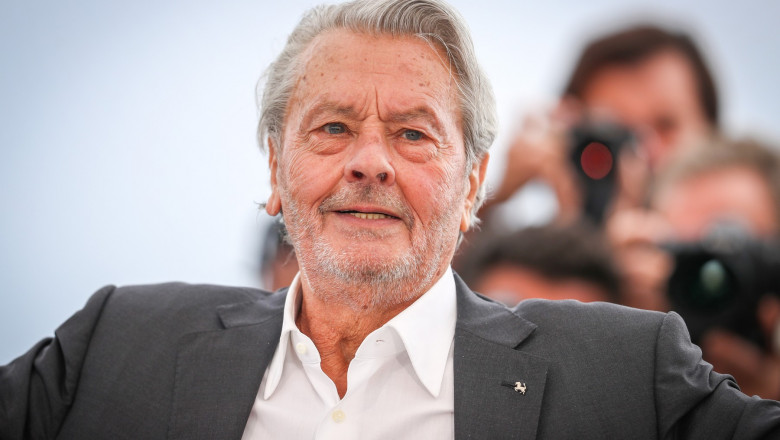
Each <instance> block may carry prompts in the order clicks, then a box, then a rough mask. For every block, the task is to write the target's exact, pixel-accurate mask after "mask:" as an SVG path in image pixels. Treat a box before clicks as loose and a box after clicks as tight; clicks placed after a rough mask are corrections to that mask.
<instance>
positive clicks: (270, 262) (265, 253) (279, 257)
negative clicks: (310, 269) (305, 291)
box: [260, 219, 298, 292]
mask: <svg viewBox="0 0 780 440" xmlns="http://www.w3.org/2000/svg"><path fill="white" fill-rule="evenodd" d="M261 245H262V248H261V250H260V278H261V282H262V287H263V289H266V290H268V291H271V292H273V291H276V290H278V289H280V288H282V287H286V286H289V285H290V283H292V280H293V278H295V274H296V273H298V260H297V259H296V258H295V250H294V249H293V247H292V245H290V243H288V242H287V241H286V240H284V226H283V225H282V224H281V222H279V220H278V219H275V220H274V221H273V222H272V223H271V224H270V225H269V226H268V229H266V232H265V236H264V237H263V242H262V244H261Z"/></svg>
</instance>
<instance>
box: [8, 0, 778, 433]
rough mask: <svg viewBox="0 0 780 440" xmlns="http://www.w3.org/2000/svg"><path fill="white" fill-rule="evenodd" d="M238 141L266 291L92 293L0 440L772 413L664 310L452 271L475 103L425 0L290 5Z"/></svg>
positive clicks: (448, 20)
mask: <svg viewBox="0 0 780 440" xmlns="http://www.w3.org/2000/svg"><path fill="white" fill-rule="evenodd" d="M261 105H262V111H261V117H260V118H261V119H260V124H259V131H258V135H259V138H260V139H261V140H262V142H263V145H264V146H267V152H268V160H269V167H270V171H271V187H272V191H271V194H270V196H269V198H268V201H267V204H266V205H265V209H266V212H267V213H268V214H270V215H272V216H273V215H277V214H282V213H283V216H284V221H285V226H286V229H287V231H288V233H289V236H290V240H291V242H292V244H293V247H294V248H295V253H296V255H297V256H298V262H299V272H298V275H297V276H296V278H295V279H294V280H293V282H292V285H291V286H290V287H289V288H288V289H282V290H280V291H277V292H275V293H270V292H265V291H260V290H256V289H249V288H236V287H220V286H203V285H187V284H181V283H172V284H162V285H150V286H127V287H119V288H117V287H114V286H108V287H105V288H103V289H101V290H100V291H98V292H97V293H96V294H94V295H93V296H92V297H91V298H90V300H89V301H88V303H87V305H86V306H85V307H84V309H82V310H81V311H80V312H78V313H76V314H75V315H74V316H73V317H72V318H71V319H69V320H68V321H67V322H66V323H65V324H63V325H62V326H61V327H60V328H59V329H58V330H57V331H56V332H55V337H54V338H48V339H45V340H43V341H41V342H40V343H39V344H37V345H36V346H35V347H33V349H31V350H30V351H29V352H28V353H27V354H25V355H23V356H21V357H20V358H18V359H16V360H15V361H13V362H12V363H11V364H10V365H8V366H4V367H0V437H2V438H3V439H4V440H15V439H19V438H55V437H56V438H59V439H74V438H79V439H85V438H88V439H109V438H110V439H117V438H120V439H121V438H125V439H127V438H143V439H155V438H186V439H214V438H226V439H238V438H243V439H259V438H274V439H276V438H284V439H296V438H315V437H327V438H348V439H357V438H436V439H439V438H457V439H466V438H490V439H500V438H554V439H558V438H575V437H576V438H591V439H602V438H632V439H651V438H708V439H709V438H717V437H720V438H732V437H739V438H762V437H768V436H772V435H774V436H775V437H777V436H778V435H780V403H778V402H776V401H769V400H761V399H758V398H752V397H748V396H746V395H744V394H743V393H741V392H740V391H739V389H738V387H737V385H736V384H735V383H734V382H733V380H732V379H731V378H730V377H729V376H726V375H722V374H718V373H716V372H714V371H712V369H711V368H710V366H709V365H708V364H706V363H704V362H703V361H702V360H701V357H700V351H699V349H698V348H697V347H696V346H695V345H693V344H692V343H691V342H690V340H689V338H688V336H687V333H686V330H685V325H684V323H683V322H682V320H681V319H680V318H679V316H678V315H676V314H673V313H670V314H663V313H654V312H648V311H641V310H636V309H630V308H624V307H620V306H617V305H614V304H605V303H590V304H583V303H578V302H575V301H566V302H562V301H544V300H526V301H523V302H521V303H520V304H519V305H518V306H517V307H514V308H512V309H509V308H507V307H505V306H503V305H500V304H497V303H495V302H493V301H490V300H487V299H486V298H484V297H481V296H479V295H476V294H475V293H474V292H473V291H471V290H470V289H469V288H468V287H467V286H466V285H465V283H464V282H463V281H462V280H461V279H460V278H459V277H458V276H457V275H455V274H454V273H453V272H452V269H451V268H450V261H451V259H452V256H453V254H454V252H455V249H456V248H457V246H458V243H459V239H460V234H461V233H463V232H465V231H467V230H468V229H469V228H470V227H471V226H472V225H473V224H474V223H475V222H476V216H475V214H476V211H477V209H478V208H479V205H480V200H481V197H480V195H481V192H482V184H483V182H484V176H485V170H486V166H487V161H488V149H489V147H490V145H491V143H492V141H493V138H494V136H495V126H496V124H495V122H496V121H495V102H494V99H493V94H492V90H491V88H490V86H489V82H488V80H487V78H486V77H485V76H484V73H483V72H482V71H481V69H480V67H479V64H478V62H477V60H476V55H475V53H474V47H473V44H472V42H471V38H470V35H469V33H468V30H467V27H466V25H465V22H464V21H463V19H462V18H461V17H460V15H459V14H457V12H456V11H454V10H453V9H451V8H450V7H449V6H447V5H446V4H443V3H441V2H439V1H436V0H378V1H357V2H351V3H343V4H338V5H331V6H322V7H319V8H316V9H314V10H312V11H310V12H309V13H307V14H306V15H304V17H303V18H302V19H301V21H300V22H299V23H298V25H297V26H296V28H295V29H294V31H293V33H292V34H291V36H290V38H289V39H288V41H287V43H286V45H285V47H284V49H283V51H282V54H280V56H279V57H278V58H277V59H276V60H275V61H274V62H273V63H272V65H271V66H270V67H269V72H268V79H267V81H266V83H265V86H264V88H263V91H262V100H261Z"/></svg>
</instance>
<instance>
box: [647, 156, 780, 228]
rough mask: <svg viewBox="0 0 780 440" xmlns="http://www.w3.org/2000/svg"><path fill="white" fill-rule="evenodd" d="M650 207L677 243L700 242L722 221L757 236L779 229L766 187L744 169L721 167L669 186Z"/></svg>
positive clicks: (764, 182)
mask: <svg viewBox="0 0 780 440" xmlns="http://www.w3.org/2000/svg"><path fill="white" fill-rule="evenodd" d="M652 204H653V208H654V209H655V210H656V211H658V212H659V213H660V214H661V215H662V216H664V218H665V219H666V220H667V221H668V222H669V224H670V226H671V228H672V230H673V231H674V234H675V237H676V238H677V239H680V240H700V239H702V238H703V237H704V236H705V235H706V234H707V233H708V232H709V228H711V227H713V226H714V225H716V224H718V223H722V222H728V223H732V224H737V225H739V226H741V227H743V228H744V229H745V230H747V231H748V232H750V233H752V234H754V235H756V236H759V237H769V236H772V235H774V234H776V233H777V230H778V219H777V218H776V217H777V216H776V214H775V211H774V209H773V208H772V207H773V206H775V205H774V199H773V197H772V192H771V190H770V188H769V185H767V183H766V181H765V180H764V178H763V177H762V176H761V175H760V174H759V173H758V172H756V171H755V170H753V169H750V168H748V167H747V166H741V165H734V166H730V167H724V168H722V169H719V170H712V171H709V172H706V173H702V174H700V175H696V176H692V177H689V178H687V179H683V180H681V181H679V182H675V183H672V184H671V185H669V186H667V187H665V188H662V189H661V190H660V191H659V192H658V194H656V195H655V196H654V197H653V200H652Z"/></svg>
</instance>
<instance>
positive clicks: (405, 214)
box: [267, 30, 484, 302]
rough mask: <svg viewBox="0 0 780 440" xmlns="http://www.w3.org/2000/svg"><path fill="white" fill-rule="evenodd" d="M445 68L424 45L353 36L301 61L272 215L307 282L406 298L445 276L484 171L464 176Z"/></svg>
mask: <svg viewBox="0 0 780 440" xmlns="http://www.w3.org/2000/svg"><path fill="white" fill-rule="evenodd" d="M442 60H446V58H445V57H443V56H442V54H441V53H440V52H438V51H437V50H435V49H433V48H432V47H431V46H430V45H428V44H427V43H426V42H424V41H422V40H420V39H416V38H412V37H389V36H379V37H377V36H370V35H366V34H359V33H354V32H351V31H347V30H335V31H329V32H326V33H324V34H322V35H320V36H319V37H317V38H316V39H315V40H314V41H313V42H312V43H311V45H310V47H309V48H307V50H306V52H305V53H304V54H303V70H302V74H301V75H300V77H299V78H298V82H297V84H296V86H295V89H294V92H293V96H292V99H291V100H290V104H289V107H288V110H287V115H286V118H285V126H284V131H283V140H282V145H281V148H280V149H279V151H277V152H273V151H272V152H271V155H270V164H271V171H272V186H273V193H272V196H271V198H270V199H269V204H268V208H267V209H268V210H269V213H272V214H273V213H274V211H276V210H278V209H279V208H281V209H282V211H283V213H284V218H285V223H286V226H287V229H288V231H289V233H290V237H291V238H292V240H293V243H294V245H295V248H296V253H297V256H298V259H299V261H300V264H301V271H302V275H303V276H304V277H308V279H309V280H311V279H312V278H315V277H316V278H319V279H323V278H324V279H327V280H331V281H334V282H349V283H352V284H355V285H366V286H367V287H368V286H372V287H377V286H380V285H382V283H385V284H386V285H387V286H391V287H393V288H395V289H408V287H407V285H408V284H412V283H415V284H417V285H418V286H419V287H420V288H426V287H430V285H431V284H432V283H433V282H434V281H435V280H436V279H437V278H438V276H439V275H441V274H442V273H443V272H444V271H445V270H446V268H447V266H448V264H449V262H450V259H451V257H452V255H453V253H454V250H455V246H456V242H457V239H458V231H459V230H466V229H467V228H468V225H469V217H468V215H469V209H470V207H471V204H472V203H473V201H474V197H475V195H476V191H477V187H478V185H479V183H480V182H481V179H482V177H483V173H484V167H480V164H476V165H475V166H473V167H472V168H471V169H469V170H468V173H467V172H466V171H467V170H466V155H465V149H464V140H463V134H462V133H463V131H462V128H461V116H460V112H459V102H458V95H457V88H456V85H455V83H454V81H453V79H452V78H451V77H450V73H449V70H448V68H447V67H446V66H445V65H444V64H443V61H442ZM272 150H273V148H272ZM467 174H468V175H467ZM399 283H400V284H399ZM423 291H424V290H423ZM404 293H405V292H398V294H399V295H403V294H404ZM375 300H376V301H379V302H381V301H382V300H381V299H375ZM398 300H403V298H401V299H398V298H396V299H389V301H398Z"/></svg>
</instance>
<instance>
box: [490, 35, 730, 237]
mask: <svg viewBox="0 0 780 440" xmlns="http://www.w3.org/2000/svg"><path fill="white" fill-rule="evenodd" d="M607 123H608V124H611V125H620V126H624V127H625V128H627V129H628V131H630V132H631V133H632V135H633V137H634V142H633V144H634V146H633V147H632V148H621V150H622V151H623V154H620V155H619V157H618V154H617V152H610V153H609V154H607V155H603V154H602V155H601V156H602V157H600V158H599V157H596V158H595V161H596V162H595V163H591V165H590V166H591V167H596V168H597V169H598V168H605V167H606V169H607V171H610V172H611V175H610V178H611V179H612V180H613V181H612V182H611V183H612V184H613V185H614V186H615V187H616V188H615V189H614V190H611V191H613V192H614V194H610V196H611V197H610V199H611V198H614V199H615V200H614V204H615V205H616V206H615V207H623V206H627V207H635V206H638V205H640V204H641V203H642V201H643V196H644V191H645V189H646V186H647V181H648V176H649V173H650V172H651V169H660V168H662V167H663V166H664V165H665V163H666V162H667V161H668V158H669V156H670V154H671V153H672V152H674V151H675V150H677V149H679V148H680V147H682V146H685V145H690V144H691V143H693V142H695V141H696V140H697V139H701V138H703V137H706V136H707V135H708V134H709V133H711V132H712V131H714V130H715V129H717V127H718V96H717V91H716V88H715V85H714V81H713V78H712V75H711V73H710V71H709V69H708V68H707V66H706V63H705V62H704V59H703V57H702V55H701V53H700V51H699V50H698V49H697V47H696V45H695V44H694V43H693V41H692V40H691V38H690V37H688V36H687V35H685V34H683V33H677V32H670V31H667V30H664V29H661V28H659V27H655V26H649V25H648V26H635V27H631V28H628V29H625V30H623V31H620V32H616V33H614V34H611V35H607V36H604V37H602V38H600V39H598V40H595V41H593V42H591V43H590V44H589V45H588V46H587V47H586V48H585V49H584V50H583V52H582V54H581V56H580V58H579V60H578V61H577V63H576V67H575V68H574V70H573V73H572V75H571V77H570V79H569V81H568V83H567V85H566V87H565V88H564V93H563V99H562V101H561V103H560V104H559V105H558V106H557V107H556V108H555V109H554V110H553V111H552V112H551V114H550V115H549V116H540V115H533V116H529V117H528V118H526V120H525V121H524V123H523V126H522V128H521V131H520V134H519V135H518V136H517V137H516V138H515V140H514V142H513V143H512V145H511V146H510V148H509V152H508V155H507V161H506V162H507V165H506V170H505V172H504V176H503V179H502V180H501V182H500V184H499V185H498V187H497V188H496V190H495V191H494V193H493V194H492V197H491V199H490V200H489V201H488V202H487V203H486V205H485V207H484V208H483V211H484V212H485V213H488V212H489V211H491V209H492V208H493V207H495V206H497V205H500V204H501V203H503V202H505V201H507V200H508V199H510V198H511V197H513V196H514V195H515V194H516V193H517V191H518V190H520V189H521V188H523V187H524V186H525V185H526V184H527V183H528V182H530V181H532V180H541V181H543V182H545V183H547V184H548V185H549V186H550V187H551V188H552V189H553V191H554V193H555V196H556V198H557V204H558V213H557V218H558V219H564V220H566V219H572V218H578V217H581V216H582V215H583V210H584V205H587V203H588V201H587V199H588V197H589V195H588V194H585V193H584V192H585V191H583V188H584V187H585V184H584V183H583V181H581V180H578V176H577V173H576V171H575V170H576V168H577V166H576V158H575V165H574V166H573V164H572V161H571V159H572V157H571V151H570V150H571V149H572V148H573V147H572V146H571V144H572V142H573V140H572V137H573V136H574V137H576V134H573V133H572V132H573V131H574V130H575V127H590V126H593V125H594V124H595V125H604V124H607ZM574 142H576V140H575V141H574ZM608 147H610V148H609V149H610V150H612V148H611V146H608ZM597 156H598V155H597ZM583 159H584V158H583ZM582 165H584V166H588V164H587V163H583V164H582ZM580 168H582V167H580ZM617 171H620V172H619V173H617ZM603 204H604V203H602V205H603ZM610 208H611V207H609V206H602V207H601V208H600V210H599V213H598V214H597V216H596V217H597V218H595V219H594V220H596V222H597V223H599V222H600V221H601V220H602V217H603V216H604V215H605V213H604V210H607V209H610ZM612 208H614V207H612ZM586 214H587V213H586ZM591 217H592V216H591Z"/></svg>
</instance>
